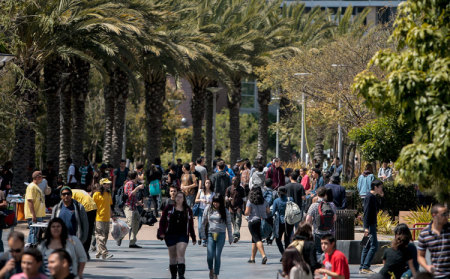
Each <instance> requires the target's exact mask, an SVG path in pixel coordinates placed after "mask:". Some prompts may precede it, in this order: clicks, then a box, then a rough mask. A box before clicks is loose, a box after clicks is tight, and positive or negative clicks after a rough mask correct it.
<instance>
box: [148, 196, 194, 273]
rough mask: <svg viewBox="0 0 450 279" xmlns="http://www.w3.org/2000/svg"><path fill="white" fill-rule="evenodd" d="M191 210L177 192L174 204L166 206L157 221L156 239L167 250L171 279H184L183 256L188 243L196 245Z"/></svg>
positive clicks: (184, 266)
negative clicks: (162, 243)
mask: <svg viewBox="0 0 450 279" xmlns="http://www.w3.org/2000/svg"><path fill="white" fill-rule="evenodd" d="M193 217H194V216H193V214H192V210H191V208H190V207H189V206H188V205H187V203H186V196H185V195H184V193H183V192H178V193H177V195H176V197H175V204H174V205H168V206H167V207H166V208H165V209H164V210H163V212H162V215H161V219H160V220H159V229H158V235H157V237H158V239H160V240H164V241H165V242H166V245H167V247H168V249H169V262H170V265H169V268H170V274H171V276H172V277H171V278H172V279H176V278H177V272H178V278H180V279H184V273H185V271H186V264H185V258H184V254H185V252H186V247H187V245H188V243H189V236H190V237H191V238H192V244H193V245H195V243H196V236H195V230H194V219H193Z"/></svg>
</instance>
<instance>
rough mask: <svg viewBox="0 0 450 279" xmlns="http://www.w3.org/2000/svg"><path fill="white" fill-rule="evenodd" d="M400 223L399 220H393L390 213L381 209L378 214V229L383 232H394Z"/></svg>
mask: <svg viewBox="0 0 450 279" xmlns="http://www.w3.org/2000/svg"><path fill="white" fill-rule="evenodd" d="M397 225H398V221H395V220H394V221H392V218H391V216H390V215H389V213H387V212H385V211H381V210H380V211H379V212H378V214H377V231H378V232H379V233H382V234H392V233H393V232H394V228H395V227H396V226H397Z"/></svg>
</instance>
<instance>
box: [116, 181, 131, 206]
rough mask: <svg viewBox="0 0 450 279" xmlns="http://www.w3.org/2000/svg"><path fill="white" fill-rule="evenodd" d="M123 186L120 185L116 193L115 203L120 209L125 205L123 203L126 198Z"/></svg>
mask: <svg viewBox="0 0 450 279" xmlns="http://www.w3.org/2000/svg"><path fill="white" fill-rule="evenodd" d="M124 187H125V186H122V187H120V188H119V190H117V194H116V205H117V207H118V208H120V209H122V208H124V207H125V203H126V202H127V200H128V195H127V194H125V191H124Z"/></svg>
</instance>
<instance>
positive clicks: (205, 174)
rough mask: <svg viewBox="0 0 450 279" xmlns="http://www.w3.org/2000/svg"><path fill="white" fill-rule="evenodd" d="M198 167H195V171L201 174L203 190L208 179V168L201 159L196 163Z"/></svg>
mask: <svg viewBox="0 0 450 279" xmlns="http://www.w3.org/2000/svg"><path fill="white" fill-rule="evenodd" d="M196 163H197V165H196V166H195V170H196V171H198V172H199V173H200V176H201V178H202V185H200V187H201V189H203V188H204V187H205V180H206V178H208V172H207V170H206V168H205V167H204V166H203V158H202V157H199V158H198V159H197V161H196Z"/></svg>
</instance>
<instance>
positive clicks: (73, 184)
mask: <svg viewBox="0 0 450 279" xmlns="http://www.w3.org/2000/svg"><path fill="white" fill-rule="evenodd" d="M66 161H67V163H68V164H69V168H68V169H67V185H69V187H70V188H77V186H78V182H79V181H78V180H77V177H76V176H77V175H76V174H77V167H76V166H75V164H74V163H73V161H72V158H67V160H66Z"/></svg>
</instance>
